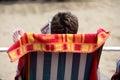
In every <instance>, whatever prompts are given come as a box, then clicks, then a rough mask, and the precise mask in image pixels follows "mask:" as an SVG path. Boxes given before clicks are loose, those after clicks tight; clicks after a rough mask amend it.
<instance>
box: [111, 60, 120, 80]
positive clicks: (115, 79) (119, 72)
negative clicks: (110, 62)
mask: <svg viewBox="0 0 120 80" xmlns="http://www.w3.org/2000/svg"><path fill="white" fill-rule="evenodd" d="M111 80H120V59H119V60H118V61H117V64H116V72H115V73H114V74H113V76H112V77H111Z"/></svg>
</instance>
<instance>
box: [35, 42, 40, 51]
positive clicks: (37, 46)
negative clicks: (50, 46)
mask: <svg viewBox="0 0 120 80" xmlns="http://www.w3.org/2000/svg"><path fill="white" fill-rule="evenodd" d="M33 50H35V51H37V50H41V46H40V44H38V43H35V44H34V45H33Z"/></svg>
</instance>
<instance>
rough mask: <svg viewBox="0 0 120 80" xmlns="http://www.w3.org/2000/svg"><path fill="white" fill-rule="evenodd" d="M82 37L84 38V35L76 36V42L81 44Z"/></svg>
mask: <svg viewBox="0 0 120 80" xmlns="http://www.w3.org/2000/svg"><path fill="white" fill-rule="evenodd" d="M81 37H82V35H81V34H80V35H79V34H78V35H75V42H76V43H81Z"/></svg>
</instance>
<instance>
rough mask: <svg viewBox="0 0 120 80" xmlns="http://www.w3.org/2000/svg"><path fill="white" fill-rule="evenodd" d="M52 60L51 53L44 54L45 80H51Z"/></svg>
mask: <svg viewBox="0 0 120 80" xmlns="http://www.w3.org/2000/svg"><path fill="white" fill-rule="evenodd" d="M51 58H52V53H51V52H45V53H44V65H43V80H50V70H51Z"/></svg>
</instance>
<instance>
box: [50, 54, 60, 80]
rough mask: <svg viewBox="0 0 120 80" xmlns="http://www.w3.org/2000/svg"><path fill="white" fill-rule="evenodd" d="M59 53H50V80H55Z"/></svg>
mask: <svg viewBox="0 0 120 80" xmlns="http://www.w3.org/2000/svg"><path fill="white" fill-rule="evenodd" d="M58 56H59V53H52V60H51V73H50V80H57V68H58Z"/></svg>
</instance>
